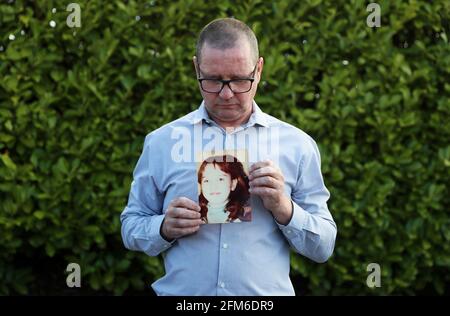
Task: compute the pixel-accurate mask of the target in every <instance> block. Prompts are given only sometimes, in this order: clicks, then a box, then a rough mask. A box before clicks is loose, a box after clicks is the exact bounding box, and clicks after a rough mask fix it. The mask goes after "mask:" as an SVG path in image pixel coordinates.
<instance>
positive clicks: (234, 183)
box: [231, 179, 237, 191]
mask: <svg viewBox="0 0 450 316" xmlns="http://www.w3.org/2000/svg"><path fill="white" fill-rule="evenodd" d="M236 186H237V179H234V180H231V191H234V190H236Z"/></svg>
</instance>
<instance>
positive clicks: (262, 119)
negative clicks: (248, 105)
mask: <svg viewBox="0 0 450 316" xmlns="http://www.w3.org/2000/svg"><path fill="white" fill-rule="evenodd" d="M202 120H204V121H205V122H206V123H208V124H210V123H211V122H212V121H213V120H212V119H211V118H210V116H209V114H208V111H206V107H205V101H202V104H200V107H199V108H198V109H197V111H195V112H194V115H193V117H192V119H191V123H192V124H197V123H199V122H200V121H202ZM255 124H258V125H261V126H264V127H269V122H268V121H267V117H266V114H265V113H264V112H263V111H262V110H261V109H260V108H259V106H258V105H257V104H256V102H255V101H253V111H252V115H251V116H250V119H249V120H248V122H247V123H245V124H244V126H245V127H248V126H252V125H255Z"/></svg>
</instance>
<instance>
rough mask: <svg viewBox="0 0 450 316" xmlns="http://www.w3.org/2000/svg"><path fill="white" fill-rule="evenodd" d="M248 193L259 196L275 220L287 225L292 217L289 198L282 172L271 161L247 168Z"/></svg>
mask: <svg viewBox="0 0 450 316" xmlns="http://www.w3.org/2000/svg"><path fill="white" fill-rule="evenodd" d="M248 178H249V180H250V182H249V184H250V193H252V194H256V195H258V196H259V197H261V199H262V201H263V204H264V207H265V208H267V209H268V210H269V211H271V212H272V214H273V216H274V217H275V219H276V221H277V222H278V223H280V224H283V225H287V224H288V223H289V221H290V220H291V217H292V204H291V199H290V198H288V197H287V196H286V195H285V193H284V177H283V174H282V172H281V170H280V168H278V167H277V166H276V165H275V164H274V163H273V162H272V161H270V160H266V161H261V162H257V163H255V164H253V165H252V166H251V167H250V169H249V177H248Z"/></svg>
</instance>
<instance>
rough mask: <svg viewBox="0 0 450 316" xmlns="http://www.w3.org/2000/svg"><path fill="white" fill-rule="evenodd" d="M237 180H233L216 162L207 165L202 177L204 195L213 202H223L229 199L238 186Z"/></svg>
mask: <svg viewBox="0 0 450 316" xmlns="http://www.w3.org/2000/svg"><path fill="white" fill-rule="evenodd" d="M236 184H237V180H231V176H230V175H229V174H228V173H226V172H223V171H222V170H220V168H219V167H218V166H217V167H216V166H214V164H212V163H209V164H207V165H206V167H205V170H204V172H203V178H202V183H201V186H202V192H203V196H204V197H205V198H206V199H207V200H208V202H209V203H211V204H221V203H224V202H225V201H227V200H228V196H229V195H230V192H231V191H233V190H234V189H235V188H236Z"/></svg>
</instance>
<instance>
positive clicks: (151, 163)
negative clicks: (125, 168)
mask: <svg viewBox="0 0 450 316" xmlns="http://www.w3.org/2000/svg"><path fill="white" fill-rule="evenodd" d="M150 147H153V146H151V134H149V135H148V136H147V137H146V139H145V143H144V149H143V152H142V154H141V156H140V158H139V160H138V163H137V165H136V167H135V169H134V172H133V182H132V183H131V189H130V194H129V197H128V203H127V206H126V207H125V209H124V210H123V212H122V214H121V215H120V220H121V222H122V239H123V243H124V245H125V247H126V248H128V249H130V250H136V251H143V252H145V253H146V254H147V255H149V256H157V255H158V254H160V253H161V252H162V251H164V250H166V249H168V248H169V247H170V246H171V245H172V243H170V242H168V241H166V240H165V239H164V238H162V236H161V234H160V228H161V224H162V221H163V219H164V214H163V212H162V208H163V201H164V194H163V193H162V192H160V191H159V190H158V186H157V183H156V182H155V179H157V177H156V176H155V173H154V172H155V166H157V161H156V160H157V158H156V157H155V154H154V152H156V151H157V149H156V150H155V148H152V149H150ZM150 150H153V154H151V152H150Z"/></svg>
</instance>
